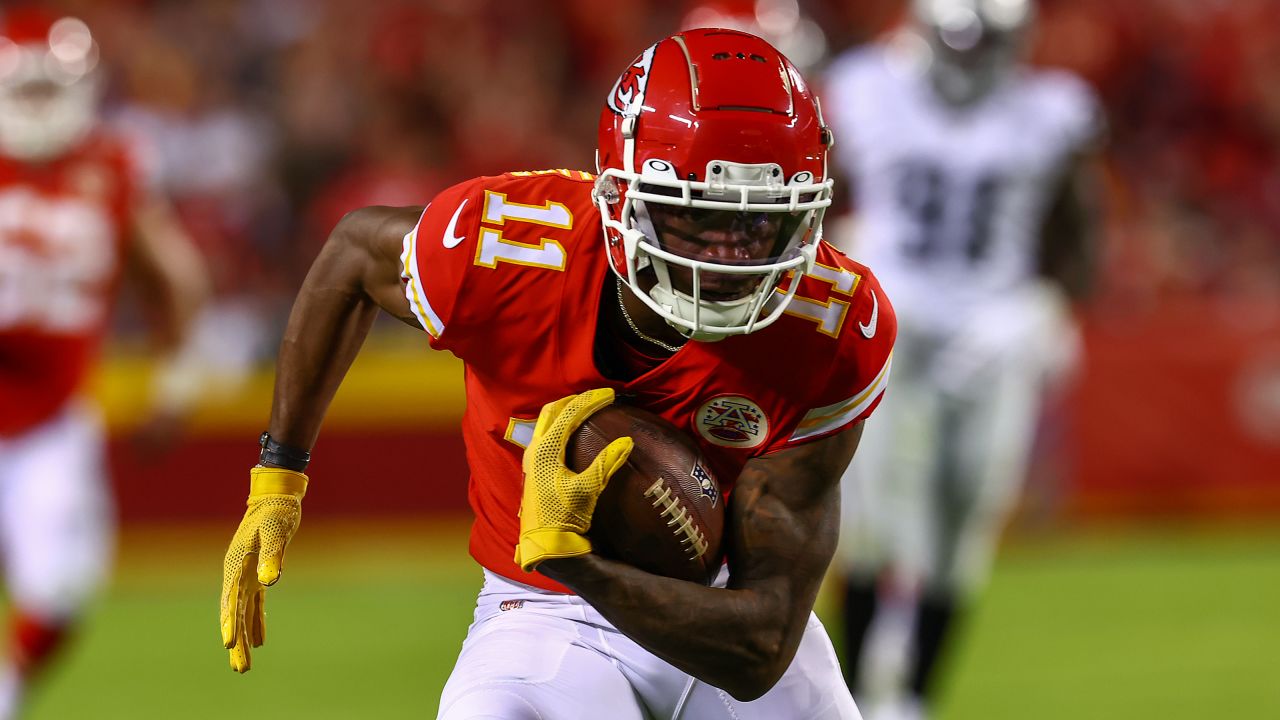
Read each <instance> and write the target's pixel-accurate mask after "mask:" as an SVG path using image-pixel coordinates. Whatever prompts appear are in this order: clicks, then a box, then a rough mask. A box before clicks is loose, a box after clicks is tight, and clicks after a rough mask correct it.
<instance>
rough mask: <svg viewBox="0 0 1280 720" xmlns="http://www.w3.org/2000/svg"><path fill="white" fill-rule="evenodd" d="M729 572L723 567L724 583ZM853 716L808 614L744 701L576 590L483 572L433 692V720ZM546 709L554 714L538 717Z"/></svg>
mask: <svg viewBox="0 0 1280 720" xmlns="http://www.w3.org/2000/svg"><path fill="white" fill-rule="evenodd" d="M727 579H728V573H727V572H722V573H721V577H720V578H719V582H718V583H717V585H718V586H720V587H723V586H724V582H725V581H726V580H727ZM798 707H803V708H807V710H806V713H807V714H806V715H805V718H806V720H860V719H861V717H862V716H861V715H859V714H858V709H857V707H855V706H854V702H853V698H852V697H851V696H850V695H849V690H848V688H846V687H845V684H844V679H843V678H842V677H841V676H840V669H839V663H838V662H837V661H836V656H835V650H834V649H833V648H832V646H831V641H830V640H829V639H828V638H827V633H826V630H825V629H823V627H822V623H821V622H820V621H819V620H818V618H817V616H816V615H813V614H812V613H811V614H810V616H809V624H808V626H807V627H806V628H805V632H804V637H803V638H802V639H801V641H800V647H799V649H798V650H797V651H796V656H795V658H794V659H793V660H792V661H791V666H790V667H789V668H787V671H786V672H785V673H783V675H782V678H781V679H780V680H778V683H777V684H776V685H774V686H773V688H772V689H770V690H769V692H767V693H765V694H764V695H762V696H761V697H759V698H757V699H755V700H753V701H751V702H740V701H738V700H735V699H734V698H733V697H732V696H731V695H729V694H728V693H726V692H725V691H724V690H720V689H718V688H714V687H711V686H710V685H707V684H706V683H702V682H698V681H696V680H694V679H693V678H692V677H690V676H689V675H687V674H685V673H684V672H682V671H680V670H678V669H676V668H675V667H674V666H672V665H670V664H668V663H667V662H666V661H664V660H662V659H660V658H658V657H657V656H656V655H654V654H653V653H650V652H649V651H648V650H645V649H644V648H642V647H640V646H639V645H637V644H636V643H635V642H633V641H632V640H631V639H630V638H628V637H627V636H626V635H623V634H622V633H621V632H619V631H618V629H617V628H615V627H613V625H612V624H611V623H610V622H609V621H608V620H606V619H605V618H604V617H603V616H602V615H600V613H599V612H597V611H596V610H595V608H593V607H591V606H590V605H589V604H587V602H586V601H585V600H583V599H582V598H580V597H578V596H576V595H565V594H563V593H556V592H551V591H549V590H542V589H539V588H535V587H531V586H529V585H523V584H521V583H517V582H514V581H512V580H508V579H506V578H504V577H502V576H501V575H498V574H496V573H493V572H490V571H488V570H485V572H484V588H483V589H482V590H481V591H480V598H479V600H478V601H477V602H476V613H475V622H473V623H472V624H471V628H470V629H469V630H468V631H467V639H466V640H465V641H464V642H463V644H462V653H461V654H460V655H459V656H458V662H457V664H456V665H455V666H454V668H453V674H452V675H450V676H449V682H448V683H446V684H445V688H444V693H443V695H442V696H441V698H440V714H439V716H438V717H439V718H440V720H487V719H488V718H494V719H495V720H496V719H497V718H502V720H526V719H527V720H540V719H542V718H548V719H550V718H556V719H557V720H596V719H597V718H612V719H614V720H776V719H777V718H788V717H793V715H792V713H794V712H795V709H796V708H798ZM548 708H553V710H551V711H550V712H551V713H553V714H544V713H547V712H548Z"/></svg>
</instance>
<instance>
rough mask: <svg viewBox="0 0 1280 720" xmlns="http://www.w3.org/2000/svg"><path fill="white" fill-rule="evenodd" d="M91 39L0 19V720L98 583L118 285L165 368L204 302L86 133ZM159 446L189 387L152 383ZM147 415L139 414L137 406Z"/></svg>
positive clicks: (81, 27)
mask: <svg viewBox="0 0 1280 720" xmlns="http://www.w3.org/2000/svg"><path fill="white" fill-rule="evenodd" d="M97 61H98V50H97V46H96V44H95V42H94V39H93V37H92V36H91V34H90V32H89V29H88V27H87V26H86V25H85V24H84V23H83V22H81V21H80V20H78V19H75V18H71V17H62V18H59V17H57V16H56V15H53V14H47V13H44V12H41V11H37V10H34V9H17V10H10V11H8V12H6V13H4V14H3V15H0V550H2V551H3V561H4V578H5V586H6V589H7V591H8V595H9V607H10V612H11V621H10V640H9V647H8V653H7V658H6V660H5V662H4V665H3V667H2V668H0V717H2V718H8V717H11V716H12V715H14V714H15V713H16V712H17V708H18V707H19V704H20V701H21V698H22V695H23V691H24V688H25V687H26V686H27V684H28V683H29V682H31V681H32V680H34V679H35V678H36V677H37V676H38V675H39V673H40V671H42V670H43V669H44V668H45V667H46V666H47V665H48V663H49V661H50V659H51V658H52V657H53V656H54V653H55V651H56V650H57V649H58V648H59V646H60V645H62V643H63V641H64V640H65V639H66V638H67V636H68V634H69V632H70V631H71V630H72V629H73V626H74V625H75V624H76V622H77V620H78V619H79V618H80V616H81V614H82V612H83V610H84V607H85V603H86V601H87V600H88V598H89V596H90V595H91V593H92V592H93V591H94V590H95V589H96V587H97V586H98V585H99V584H100V582H101V581H102V579H103V578H104V577H105V576H106V574H107V569H108V566H109V560H110V555H111V546H112V526H113V520H112V510H111V502H110V499H109V496H108V485H107V480H106V478H105V476H104V472H103V465H104V458H103V438H102V430H101V427H100V421H99V419H98V417H97V414H96V412H95V411H94V409H93V408H91V407H90V406H89V405H88V403H87V402H86V401H85V400H84V399H83V397H82V393H83V392H84V391H85V384H86V379H87V377H88V375H89V373H90V372H91V370H92V368H93V366H94V364H95V360H96V357H97V353H98V351H99V346H100V345H101V343H102V340H103V337H104V335H105V334H106V332H107V329H108V327H109V323H110V320H111V312H110V311H111V309H112V305H113V298H114V296H115V294H116V288H117V285H118V284H119V281H120V279H121V277H122V276H127V277H128V279H129V280H130V282H131V283H132V284H135V285H136V286H137V289H138V290H139V299H140V302H141V304H142V305H143V307H142V311H143V314H144V315H145V316H147V317H148V318H150V319H151V320H153V321H154V322H153V325H154V328H153V330H154V332H153V335H154V345H155V347H156V349H157V351H158V352H160V353H162V354H170V353H172V351H174V350H176V349H177V348H178V347H179V345H180V344H181V342H182V340H183V338H184V334H185V332H186V327H187V325H188V324H189V321H190V319H191V318H192V316H193V314H194V313H195V312H196V310H197V308H198V307H199V305H200V303H201V302H202V299H203V296H204V293H205V285H206V282H205V275H204V269H203V265H202V262H201V260H200V256H199V255H198V254H197V253H196V251H195V250H194V247H193V246H192V245H191V244H190V242H189V241H188V239H187V238H186V236H185V235H184V233H183V231H182V230H181V229H180V227H179V226H178V225H177V224H176V223H175V222H174V220H173V219H172V217H171V215H170V214H169V212H168V210H167V207H166V206H165V205H164V204H163V203H162V202H161V201H159V200H158V199H157V198H156V197H154V196H153V194H152V193H150V192H149V191H148V189H147V187H146V184H145V183H144V182H143V180H142V179H141V177H140V173H139V171H138V169H137V167H136V158H135V157H134V155H133V154H132V153H131V152H130V151H129V149H128V148H127V147H126V146H125V145H124V144H123V143H122V142H121V141H120V140H119V139H118V138H115V137H113V136H112V135H111V134H110V133H108V132H107V131H105V130H104V129H103V128H101V127H100V126H99V125H98V123H97V108H98V100H99V96H100V94H101V90H102V88H101V82H100V73H99V71H98V69H97V67H96V66H97ZM155 378H156V381H155V384H156V388H155V390H156V395H155V397H154V398H152V402H153V403H154V404H155V420H154V422H153V423H152V425H151V428H152V429H153V430H154V431H156V432H158V433H159V434H161V435H163V434H166V433H167V432H169V431H170V430H171V426H172V421H173V419H174V416H175V415H176V414H177V413H179V412H180V411H181V409H182V406H183V405H184V404H185V402H186V400H188V399H190V398H191V397H192V395H193V392H194V389H195V388H194V387H193V385H192V383H191V382H190V380H189V379H184V373H183V371H182V369H181V368H180V366H178V365H177V364H169V365H167V366H166V368H165V369H164V370H161V371H157V372H156V374H155ZM140 402H142V400H140Z"/></svg>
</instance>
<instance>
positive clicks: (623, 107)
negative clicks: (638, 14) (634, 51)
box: [609, 45, 658, 115]
mask: <svg viewBox="0 0 1280 720" xmlns="http://www.w3.org/2000/svg"><path fill="white" fill-rule="evenodd" d="M657 47H658V46H657V45H650V46H649V48H648V49H647V50H645V51H644V52H643V53H641V54H640V57H638V58H636V61H635V62H634V63H632V64H631V67H629V68H627V69H626V70H625V71H624V72H623V73H622V77H620V78H618V82H616V83H614V84H613V90H612V91H611V92H610V93H609V107H611V108H613V111H614V112H616V113H618V114H619V115H639V114H640V106H641V105H642V104H644V92H645V88H647V87H648V86H649V68H650V67H651V66H652V65H653V51H654V50H655V49H657Z"/></svg>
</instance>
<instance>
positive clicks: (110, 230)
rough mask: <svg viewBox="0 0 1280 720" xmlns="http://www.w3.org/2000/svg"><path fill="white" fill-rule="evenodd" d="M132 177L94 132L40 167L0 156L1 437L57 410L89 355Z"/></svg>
mask: <svg viewBox="0 0 1280 720" xmlns="http://www.w3.org/2000/svg"><path fill="white" fill-rule="evenodd" d="M135 178H136V173H135V171H134V166H133V163H132V161H131V157H130V155H129V153H128V152H127V151H126V149H125V147H124V146H123V145H122V144H121V143H119V142H117V141H115V140H113V139H111V138H109V137H106V136H101V135H99V136H94V137H93V138H92V139H90V140H89V141H87V142H85V143H84V144H82V145H81V146H80V147H79V148H77V149H76V150H74V151H72V152H70V153H68V154H66V155H64V156H62V157H60V158H58V159H56V160H52V161H50V162H47V163H40V164H29V163H22V162H18V161H15V160H13V159H10V158H6V157H3V156H0V436H6V435H15V434H17V433H20V432H23V431H25V430H28V429H30V428H32V427H34V426H36V425H38V424H39V423H40V422H42V421H44V420H46V419H48V418H49V417H51V416H52V415H54V414H55V413H57V412H58V410H59V409H60V408H61V407H62V406H63V405H64V404H65V403H66V401H67V400H68V399H69V398H70V397H71V396H72V395H74V394H75V393H76V391H77V390H78V389H79V388H80V386H81V385H82V383H83V382H84V379H85V377H86V375H87V374H88V371H89V369H90V367H91V366H92V363H93V360H94V358H95V357H96V355H97V351H98V348H99V346H100V345H101V342H102V338H103V336H104V335H105V333H106V329H107V324H108V320H109V316H110V309H111V306H112V298H113V296H114V294H115V292H114V291H115V286H116V284H117V282H118V279H119V270H120V266H121V264H122V258H123V254H124V245H125V242H126V237H127V235H128V233H127V232H126V227H127V222H128V218H129V216H130V208H131V207H132V205H133V204H134V202H135V194H136V192H137V182H136V181H135Z"/></svg>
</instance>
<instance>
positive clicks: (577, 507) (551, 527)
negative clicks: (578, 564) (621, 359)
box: [515, 388, 632, 572]
mask: <svg viewBox="0 0 1280 720" xmlns="http://www.w3.org/2000/svg"><path fill="white" fill-rule="evenodd" d="M612 402H613V390H612V389H609V388H603V389H600V390H588V391H587V392H584V393H582V394H581V395H570V396H569V397H567V398H562V399H560V400H557V401H555V402H553V403H548V404H547V405H545V406H543V408H542V412H541V413H539V414H538V424H537V425H536V426H535V427H534V429H533V440H532V441H530V443H529V446H528V447H527V448H525V451H524V495H523V497H522V498H521V500H520V543H519V544H518V545H517V546H516V557H515V561H516V563H517V564H518V565H519V566H520V567H521V568H522V569H523V570H524V571H525V572H533V570H534V568H536V567H537V566H538V563H540V562H542V561H543V560H546V559H548V558H562V557H574V556H576V555H585V554H587V553H589V552H591V541H589V540H587V538H586V537H585V536H584V535H585V533H586V532H587V529H588V528H590V527H591V514H592V513H593V512H595V509H596V500H597V499H598V498H599V497H600V493H601V492H602V491H603V490H604V486H605V485H606V484H608V482H609V478H610V477H611V476H612V475H613V474H614V473H615V472H617V470H618V468H620V467H622V464H623V463H625V462H626V461H627V456H629V455H630V454H631V446H632V442H631V438H629V437H620V438H618V439H616V440H614V441H613V442H611V443H609V445H608V446H607V447H605V449H604V450H601V451H600V454H599V455H597V456H596V459H595V460H593V461H592V462H591V465H590V467H588V468H587V469H586V470H585V471H583V472H581V473H574V472H573V471H571V470H569V468H567V467H565V464H564V452H565V445H566V444H568V442H569V437H570V436H571V435H573V431H574V430H577V429H578V426H580V425H582V423H583V422H585V421H586V419H587V418H588V417H590V416H591V414H592V413H594V412H595V411H597V410H599V409H600V408H602V407H604V406H606V405H608V404H610V403H612Z"/></svg>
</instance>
